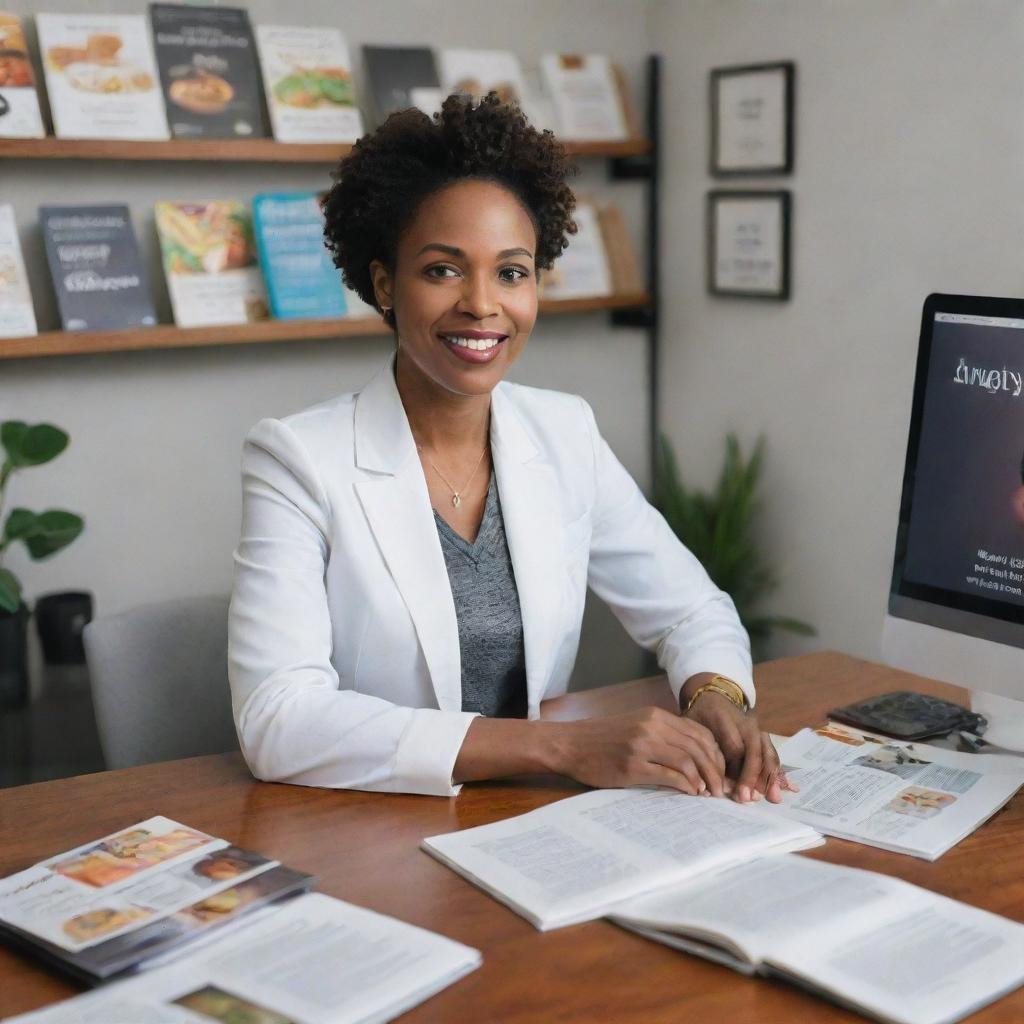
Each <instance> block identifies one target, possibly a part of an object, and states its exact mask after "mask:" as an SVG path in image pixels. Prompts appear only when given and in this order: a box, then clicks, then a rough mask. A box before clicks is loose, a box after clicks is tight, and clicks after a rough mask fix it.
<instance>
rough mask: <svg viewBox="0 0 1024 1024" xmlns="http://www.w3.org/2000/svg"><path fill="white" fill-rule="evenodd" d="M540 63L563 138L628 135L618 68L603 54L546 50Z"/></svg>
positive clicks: (587, 139) (596, 137)
mask: <svg viewBox="0 0 1024 1024" xmlns="http://www.w3.org/2000/svg"><path fill="white" fill-rule="evenodd" d="M540 66H541V73H542V75H543V77H544V83H545V86H546V88H547V90H548V92H549V94H550V96H551V99H552V101H553V102H554V105H555V110H556V111H557V118H558V126H559V135H560V136H561V137H562V138H563V139H571V140H573V141H594V142H596V141H611V140H618V139H624V138H626V137H627V135H628V129H627V126H626V119H625V117H624V116H623V110H622V101H621V98H620V96H619V92H618V86H617V84H616V81H615V72H614V69H613V68H612V65H611V62H610V61H609V60H608V58H607V57H606V56H605V55H604V54H599V53H589V54H577V53H547V54H545V55H544V56H543V57H542V58H541V64H540Z"/></svg>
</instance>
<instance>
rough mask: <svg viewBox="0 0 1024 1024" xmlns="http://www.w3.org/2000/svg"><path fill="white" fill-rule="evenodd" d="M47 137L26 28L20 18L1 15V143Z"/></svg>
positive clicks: (8, 12)
mask: <svg viewBox="0 0 1024 1024" xmlns="http://www.w3.org/2000/svg"><path fill="white" fill-rule="evenodd" d="M45 135H46V129H45V127H44V126H43V117H42V114H41V113H40V110H39V94H38V93H37V92H36V79H35V73H34V72H33V70H32V61H31V59H30V57H29V54H28V45H27V44H26V42H25V30H24V26H23V25H22V21H21V18H20V17H19V16H18V15H17V14H12V13H11V12H10V11H0V139H41V138H43V137H44V136H45Z"/></svg>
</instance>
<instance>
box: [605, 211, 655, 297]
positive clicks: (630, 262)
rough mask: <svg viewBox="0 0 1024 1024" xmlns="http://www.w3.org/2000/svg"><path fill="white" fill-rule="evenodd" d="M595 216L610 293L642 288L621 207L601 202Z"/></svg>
mask: <svg viewBox="0 0 1024 1024" xmlns="http://www.w3.org/2000/svg"><path fill="white" fill-rule="evenodd" d="M597 218H598V223H599V224H600V227H601V240H602V242H603V243H604V252H605V257H606V259H607V260H608V271H609V273H610V274H611V278H612V292H613V293H614V294H615V295H631V294H635V293H636V292H641V291H643V289H644V282H643V279H642V278H641V276H640V263H639V261H638V260H637V256H636V249H635V247H634V246H633V239H632V238H631V237H630V234H629V230H628V229H627V228H626V220H625V218H624V217H623V216H622V210H621V208H620V207H619V206H617V205H616V204H615V203H604V204H602V205H601V206H599V207H598V210H597Z"/></svg>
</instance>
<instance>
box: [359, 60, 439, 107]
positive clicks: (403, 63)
mask: <svg viewBox="0 0 1024 1024" xmlns="http://www.w3.org/2000/svg"><path fill="white" fill-rule="evenodd" d="M363 64H364V66H365V68H366V77H367V81H368V82H369V88H370V94H371V96H372V97H373V109H374V112H375V113H376V115H377V120H378V121H383V120H384V119H385V118H386V117H387V116H388V114H392V113H394V112H395V111H396V110H405V109H407V108H408V107H416V106H419V104H417V102H416V100H415V99H413V90H414V89H429V90H435V91H440V84H441V83H440V80H439V78H438V76H437V64H436V62H435V61H434V51H433V50H431V49H430V48H429V47H426V46H364V47H363ZM420 109H421V110H422V109H423V108H422V107H421V108H420ZM433 112H434V111H433V109H428V110H424V113H427V114H432V113H433Z"/></svg>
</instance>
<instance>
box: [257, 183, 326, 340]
mask: <svg viewBox="0 0 1024 1024" xmlns="http://www.w3.org/2000/svg"><path fill="white" fill-rule="evenodd" d="M252 206H253V223H254V227H255V233H256V246H257V249H258V250H259V257H260V266H261V268H262V269H263V277H264V279H265V280H266V282H267V292H268V294H269V296H270V309H271V312H272V313H273V315H274V317H276V318H277V319H279V320H289V319H295V318H300V317H313V318H315V317H324V318H326V317H336V316H344V315H345V291H344V288H343V286H342V283H341V271H340V270H338V269H337V268H336V267H335V266H334V264H333V263H332V261H331V256H330V253H328V251H327V248H326V246H325V245H324V217H323V213H322V212H321V210H320V203H319V199H318V197H317V195H316V193H315V192H275V193H268V194H266V195H259V196H256V197H255V198H254V199H253V204H252Z"/></svg>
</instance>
